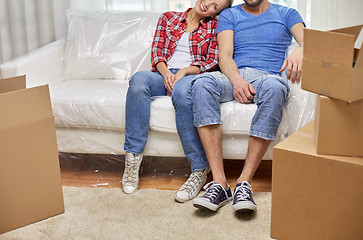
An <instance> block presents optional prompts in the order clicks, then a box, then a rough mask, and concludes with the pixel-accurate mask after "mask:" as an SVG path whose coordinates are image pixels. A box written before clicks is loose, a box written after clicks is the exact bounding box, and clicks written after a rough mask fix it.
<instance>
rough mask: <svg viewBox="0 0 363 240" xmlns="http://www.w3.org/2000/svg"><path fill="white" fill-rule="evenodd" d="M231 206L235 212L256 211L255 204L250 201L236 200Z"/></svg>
mask: <svg viewBox="0 0 363 240" xmlns="http://www.w3.org/2000/svg"><path fill="white" fill-rule="evenodd" d="M232 208H233V210H234V211H235V212H252V211H256V209H257V206H256V205H255V204H253V203H252V202H249V201H245V202H238V203H236V204H234V205H232Z"/></svg>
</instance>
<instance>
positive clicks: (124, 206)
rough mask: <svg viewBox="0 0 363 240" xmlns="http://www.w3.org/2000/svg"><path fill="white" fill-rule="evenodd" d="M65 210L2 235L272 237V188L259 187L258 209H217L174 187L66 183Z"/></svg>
mask: <svg viewBox="0 0 363 240" xmlns="http://www.w3.org/2000/svg"><path fill="white" fill-rule="evenodd" d="M63 192H64V201H65V207H66V213H64V214H61V215H59V216H55V217H52V218H50V219H47V220H44V221H41V222H38V223H35V224H32V225H29V226H26V227H23V228H20V229H17V230H14V231H11V232H8V233H5V234H2V235H0V239H1V240H2V239H21V240H22V239H26V240H28V239H29V240H33V239H34V240H43V239H44V240H48V239H51V240H52V239H62V240H63V239H67V240H71V239H72V240H80V239H100V240H108V239H157V240H159V239H177V240H179V239H209V240H213V239H219V240H222V239H231V240H232V239H248V240H253V239H256V240H264V239H270V237H269V235H270V216H271V214H270V207H271V193H262V192H257V193H255V195H254V199H255V201H256V203H257V205H258V211H257V212H256V213H254V214H246V213H244V214H240V215H236V214H235V213H234V212H233V210H232V205H231V204H228V205H226V206H224V207H222V208H221V209H219V211H218V212H217V213H208V212H205V211H201V210H198V209H196V208H194V207H193V205H192V203H191V202H188V203H184V204H180V203H177V202H175V201H174V197H173V196H174V191H165V190H155V189H145V190H139V191H138V192H136V193H134V194H132V195H126V194H124V193H123V192H122V190H121V189H116V188H77V187H63Z"/></svg>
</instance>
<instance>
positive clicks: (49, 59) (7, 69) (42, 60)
mask: <svg viewBox="0 0 363 240" xmlns="http://www.w3.org/2000/svg"><path fill="white" fill-rule="evenodd" d="M63 55H64V39H61V40H58V41H55V42H53V43H50V44H47V45H45V46H43V47H41V48H38V49H36V50H33V51H31V52H29V53H27V54H26V55H23V56H20V57H18V58H16V59H13V60H11V61H8V62H5V63H3V64H1V65H0V77H1V78H10V77H14V76H19V75H27V83H26V85H27V87H34V86H39V85H44V84H49V83H51V82H56V81H58V80H60V79H63V75H64V63H63Z"/></svg>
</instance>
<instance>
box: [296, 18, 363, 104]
mask: <svg viewBox="0 0 363 240" xmlns="http://www.w3.org/2000/svg"><path fill="white" fill-rule="evenodd" d="M362 27H363V25H359V26H354V27H349V28H342V29H337V30H333V31H330V32H324V31H317V30H310V29H305V30H304V50H303V51H304V57H303V66H304V70H303V71H302V81H301V88H302V89H304V90H307V91H310V92H314V93H318V94H320V95H324V96H328V97H333V98H337V99H340V100H344V101H347V102H354V101H357V100H360V99H363V53H360V52H359V50H358V49H354V43H355V41H356V39H357V38H358V36H359V34H360V32H361V30H362ZM353 65H354V66H353Z"/></svg>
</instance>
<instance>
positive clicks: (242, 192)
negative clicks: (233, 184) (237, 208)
mask: <svg viewBox="0 0 363 240" xmlns="http://www.w3.org/2000/svg"><path fill="white" fill-rule="evenodd" d="M252 193H253V191H252V190H251V185H250V184H249V183H248V182H243V183H242V184H241V185H240V186H238V187H237V189H236V193H235V196H236V200H237V201H246V200H251V194H252Z"/></svg>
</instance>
